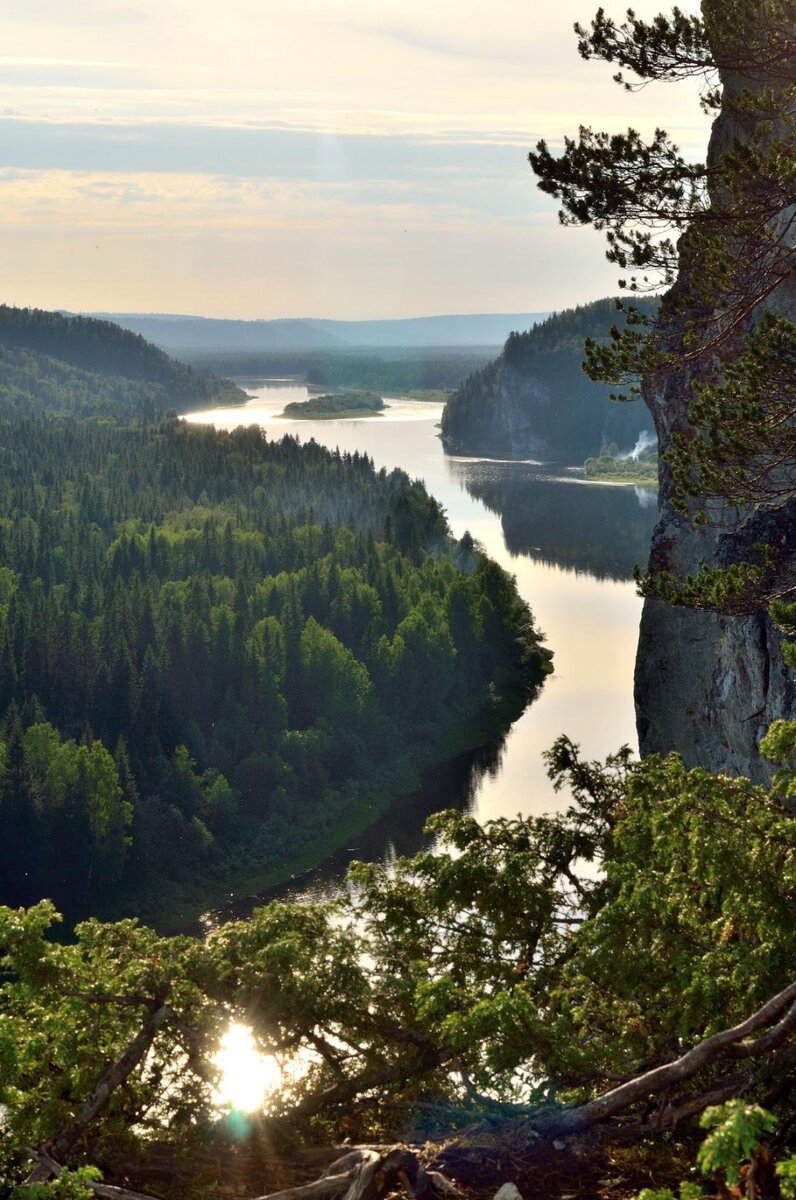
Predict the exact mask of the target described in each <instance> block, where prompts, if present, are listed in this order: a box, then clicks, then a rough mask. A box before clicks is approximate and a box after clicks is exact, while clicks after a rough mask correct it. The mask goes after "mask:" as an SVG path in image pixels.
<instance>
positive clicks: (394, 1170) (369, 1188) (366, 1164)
mask: <svg viewBox="0 0 796 1200" xmlns="http://www.w3.org/2000/svg"><path fill="white" fill-rule="evenodd" d="M396 1187H402V1188H403V1190H404V1191H405V1192H406V1193H407V1194H408V1195H409V1196H411V1197H414V1198H415V1200H433V1198H434V1197H450V1196H452V1195H456V1194H458V1193H457V1189H456V1188H455V1187H454V1185H453V1184H452V1183H451V1182H450V1180H448V1179H446V1178H445V1177H444V1176H443V1175H440V1174H439V1173H438V1172H437V1171H426V1169H425V1167H423V1165H422V1164H421V1162H420V1160H419V1158H418V1157H417V1155H416V1154H413V1153H412V1151H411V1150H408V1149H407V1148H406V1147H404V1146H392V1147H391V1148H390V1149H388V1150H386V1151H383V1152H379V1151H378V1150H371V1149H368V1148H364V1147H360V1148H357V1149H354V1150H351V1151H350V1152H349V1153H348V1154H345V1155H343V1157H342V1158H340V1159H338V1160H337V1162H334V1163H332V1165H331V1166H330V1167H329V1168H328V1169H327V1171H326V1172H325V1174H324V1175H323V1176H322V1177H321V1178H320V1179H316V1180H315V1182H314V1183H307V1184H303V1185H302V1186H300V1187H295V1188H287V1189H286V1190H285V1191H282V1192H272V1193H271V1194H270V1195H269V1196H267V1197H266V1196H263V1197H260V1198H259V1200H328V1198H329V1197H332V1196H342V1197H344V1200H379V1198H380V1197H382V1196H385V1195H386V1194H387V1193H388V1192H390V1191H393V1190H394V1189H395V1188H396Z"/></svg>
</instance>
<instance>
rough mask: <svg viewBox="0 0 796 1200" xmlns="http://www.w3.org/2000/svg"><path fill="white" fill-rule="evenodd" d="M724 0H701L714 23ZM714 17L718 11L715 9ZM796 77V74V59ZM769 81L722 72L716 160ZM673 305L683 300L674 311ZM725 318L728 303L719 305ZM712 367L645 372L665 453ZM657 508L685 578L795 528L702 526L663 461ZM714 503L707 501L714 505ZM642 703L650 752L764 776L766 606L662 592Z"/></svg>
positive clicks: (789, 230)
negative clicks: (677, 602) (739, 105)
mask: <svg viewBox="0 0 796 1200" xmlns="http://www.w3.org/2000/svg"><path fill="white" fill-rule="evenodd" d="M716 8H717V6H716V5H715V3H714V2H713V0H710V3H706V4H704V5H703V12H704V13H705V17H706V21H707V20H710V18H711V10H715V9H716ZM712 15H713V19H714V20H716V19H718V18H717V17H716V14H715V11H714V12H713V14H712ZM791 77H792V78H796V63H794V64H793V70H792V72H791ZM766 82H769V83H770V84H771V86H772V87H773V88H774V90H775V91H776V90H781V87H782V84H781V77H780V78H779V79H773V80H769V81H766V80H760V79H756V80H755V81H754V82H750V81H749V80H748V79H747V80H744V79H743V78H740V77H739V76H738V75H737V74H734V73H732V72H727V71H725V72H723V79H722V83H723V85H724V103H723V106H722V110H721V111H720V113H719V116H718V117H717V119H716V121H715V123H714V126H713V131H712V136H711V141H710V146H709V151H708V164H709V165H713V166H715V165H716V164H717V163H718V161H719V159H720V156H721V155H722V153H723V152H724V151H725V150H726V149H727V148H728V147H731V146H732V145H733V143H736V142H740V143H743V142H744V141H745V139H746V138H748V137H749V136H751V135H752V133H753V131H754V127H753V125H750V122H749V119H748V117H747V118H746V119H743V118H741V117H739V116H738V115H737V109H736V108H735V106H734V100H735V98H736V97H737V96H738V95H739V94H740V93H741V92H742V91H743V90H744V89H749V88H752V89H753V90H755V91H758V92H759V91H760V90H762V88H763V86H765V84H766ZM793 216H794V213H793V210H792V209H791V210H784V211H783V212H782V213H781V214H780V217H779V219H778V220H777V222H776V223H777V225H778V228H779V230H780V232H781V233H784V236H785V237H786V238H787V239H788V241H789V244H791V245H793V244H794V237H796V234H795V233H794V222H793ZM691 284H692V279H691V271H690V267H689V263H688V261H687V259H686V258H685V257H684V259H683V261H682V262H681V268H680V276H679V279H678V282H677V284H676V285H675V293H677V292H678V291H679V294H680V295H683V294H686V295H687V294H688V292H687V289H689V288H690V287H691ZM766 306H768V307H770V308H772V309H773V310H775V311H776V312H779V313H782V314H784V315H787V316H790V317H792V318H793V317H794V316H796V281H795V280H794V278H793V275H791V276H790V279H789V280H786V281H785V283H783V284H781V285H780V286H779V287H778V288H777V289H776V290H775V291H774V292H773V293H772V294H771V295H770V296H769V297H768V299H767V301H766V302H765V303H764V304H762V305H760V306H758V308H757V309H756V310H755V314H754V318H752V319H755V320H756V319H759V317H760V315H761V314H762V312H763V311H764V308H765V307H766ZM669 311H670V312H674V313H676V312H677V310H676V307H673V308H672V309H670V310H669ZM688 315H689V313H688V312H687V311H686V313H685V314H683V313H680V314H679V315H671V316H669V317H667V318H664V322H663V334H664V337H665V338H666V341H667V343H668V347H669V348H670V349H673V350H674V351H675V352H678V350H679V351H681V352H682V350H683V333H684V322H685V320H686V319H687V317H688ZM714 315H715V316H716V317H717V319H718V321H719V322H720V321H721V320H722V313H721V311H720V310H718V309H716V310H714ZM714 368H715V359H713V360H711V361H710V362H706V361H705V359H704V358H701V359H698V360H696V365H693V366H690V365H684V366H683V367H682V369H681V370H679V371H678V372H676V373H668V374H667V375H666V376H665V377H664V378H663V379H661V380H658V381H657V382H656V381H654V380H652V381H649V380H648V381H647V383H646V387H645V395H644V398H645V400H646V403H647V405H648V407H649V409H650V412H651V413H652V416H653V420H654V422H655V427H656V430H657V433H658V439H659V445H660V448H661V450H666V449H667V447H668V446H669V445H670V444H671V439H672V434H673V433H674V432H676V431H681V432H682V431H686V432H687V431H688V428H689V424H688V409H689V405H690V403H691V400H692V398H693V385H694V382H695V380H696V379H698V378H700V376H701V374H706V373H707V372H709V371H711V370H713V369H714ZM659 496H660V517H659V521H658V524H657V526H656V529H655V531H654V534H653V539H652V550H651V558H650V566H651V568H652V569H653V570H656V571H658V570H665V571H670V572H673V573H674V574H676V575H679V576H683V575H687V574H691V573H694V572H696V571H697V570H698V569H699V567H700V565H701V564H703V563H704V564H707V565H708V566H726V565H729V564H730V563H733V562H739V561H744V560H745V559H746V560H748V559H749V558H750V557H753V551H752V550H751V548H752V546H753V545H754V543H755V542H757V541H760V540H763V539H762V538H761V530H762V531H764V532H765V533H766V540H769V541H774V540H775V541H776V544H777V545H787V544H789V543H791V542H792V541H793V540H794V534H795V533H796V501H794V500H790V501H788V502H787V503H785V504H781V505H780V506H779V507H777V508H776V509H774V508H769V509H765V508H757V509H756V510H755V511H754V512H739V511H738V510H735V509H732V510H727V509H723V510H720V509H719V508H714V509H713V510H712V512H711V516H712V520H713V522H714V523H712V524H711V525H708V526H704V525H702V526H700V525H694V524H693V523H692V522H690V521H689V520H688V519H687V518H685V517H683V516H681V515H679V514H678V513H677V512H676V511H675V509H674V507H673V505H672V480H671V476H670V474H669V472H668V469H667V467H666V464H665V463H662V466H661V486H660V493H659ZM709 511H710V510H709ZM635 697H636V712H637V720H638V733H639V742H640V747H641V752H642V754H645V755H646V754H651V753H665V752H668V751H670V750H678V751H679V752H680V753H681V754H682V756H683V758H684V759H685V761H686V763H687V764H688V765H691V766H703V767H706V768H708V769H710V770H713V771H719V772H723V773H727V774H733V775H734V774H743V775H748V776H750V777H751V778H752V779H754V780H757V781H760V782H764V781H765V780H767V779H768V778H769V777H770V769H769V767H768V764H766V763H765V762H763V761H762V760H761V758H760V756H759V749H758V747H759V740H760V737H761V736H762V735H763V734H764V733H765V731H766V729H767V727H768V726H769V725H770V723H771V722H772V721H773V720H775V719H777V718H779V717H793V716H794V715H796V690H795V689H794V683H793V680H792V679H791V678H790V677H789V674H788V672H787V671H786V669H785V666H784V663H783V660H782V654H781V643H780V638H779V635H778V634H777V632H776V630H774V629H773V627H772V625H771V622H770V620H769V618H768V617H767V616H766V615H765V613H764V612H762V611H761V612H759V613H754V614H752V615H746V616H728V615H724V614H718V613H711V612H699V611H694V610H690V609H685V608H672V607H670V606H668V605H666V604H664V603H663V602H662V601H660V600H647V601H646V602H645V605H644V611H643V616H642V621H641V631H640V638H639V648H638V657H637V661H636V679H635Z"/></svg>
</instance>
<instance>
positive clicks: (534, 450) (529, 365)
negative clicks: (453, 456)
mask: <svg viewBox="0 0 796 1200" xmlns="http://www.w3.org/2000/svg"><path fill="white" fill-rule="evenodd" d="M645 304H646V305H647V306H648V307H650V309H651V308H652V304H651V303H650V302H649V301H643V300H642V301H641V302H640V306H642V307H643V306H644V305H645ZM617 318H618V314H617V312H616V306H615V304H614V302H613V301H612V300H598V301H595V302H594V303H592V304H585V305H581V306H580V307H578V308H575V309H568V310H566V311H565V312H561V313H556V314H554V315H553V316H552V317H549V318H548V319H547V320H546V321H543V322H542V323H541V324H539V325H536V326H535V327H534V328H533V329H530V330H528V332H526V333H513V334H511V336H510V337H509V338H508V340H507V342H506V344H505V346H504V348H503V353H502V354H501V355H500V357H499V358H497V359H495V360H494V361H493V362H491V363H489V364H488V366H486V367H485V368H484V369H483V370H481V371H478V372H477V373H476V374H474V375H472V376H471V377H470V378H469V379H468V380H467V381H466V382H465V383H464V384H462V386H461V387H460V388H459V389H458V390H457V391H456V392H455V393H454V395H453V396H452V397H451V399H450V400H449V401H448V403H447V404H446V406H445V412H444V414H443V418H442V438H443V442H444V444H445V448H446V450H448V451H451V452H455V453H465V454H508V455H511V456H514V457H520V456H522V457H525V456H527V457H530V458H538V459H544V460H547V461H558V462H566V463H582V462H583V460H584V459H586V458H588V457H589V456H590V455H595V454H599V452H600V450H601V449H602V448H603V447H604V446H605V445H607V444H609V443H611V442H615V443H616V444H617V445H618V446H619V448H620V449H622V450H630V449H632V447H633V446H634V445H635V443H636V441H637V440H638V437H639V434H640V433H641V432H642V431H644V430H646V431H649V432H650V433H651V432H652V422H651V420H650V417H649V414H648V413H647V411H646V410H645V408H644V406H643V405H641V404H614V403H613V402H612V401H611V400H610V392H611V388H610V387H608V386H607V385H603V384H596V383H592V382H591V380H589V379H587V378H586V376H585V375H584V373H583V367H582V364H583V343H584V340H585V339H586V338H587V337H590V338H595V339H597V340H600V339H606V338H607V337H608V334H609V331H610V329H611V326H612V325H614V324H616V323H617Z"/></svg>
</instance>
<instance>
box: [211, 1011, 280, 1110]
mask: <svg viewBox="0 0 796 1200" xmlns="http://www.w3.org/2000/svg"><path fill="white" fill-rule="evenodd" d="M213 1061H214V1062H215V1064H216V1066H217V1067H218V1068H219V1070H220V1071H221V1080H220V1083H219V1085H218V1088H217V1090H216V1094H215V1101H216V1104H217V1105H218V1106H219V1107H220V1108H232V1109H235V1110H237V1111H238V1112H256V1111H258V1110H259V1109H261V1108H263V1107H264V1106H265V1104H266V1101H267V1100H268V1098H269V1096H271V1095H273V1093H274V1092H276V1091H278V1090H279V1088H280V1086H281V1083H282V1068H281V1067H280V1065H279V1063H278V1062H277V1060H276V1059H275V1058H274V1057H273V1055H270V1054H268V1055H266V1054H261V1053H260V1051H259V1050H258V1049H257V1046H256V1045H255V1042H254V1038H253V1036H252V1031H251V1028H250V1027H249V1026H248V1025H241V1024H233V1025H230V1027H229V1029H228V1030H227V1032H226V1033H225V1034H224V1036H223V1037H222V1039H221V1046H220V1048H219V1050H218V1052H217V1053H216V1055H215V1056H214V1060H213Z"/></svg>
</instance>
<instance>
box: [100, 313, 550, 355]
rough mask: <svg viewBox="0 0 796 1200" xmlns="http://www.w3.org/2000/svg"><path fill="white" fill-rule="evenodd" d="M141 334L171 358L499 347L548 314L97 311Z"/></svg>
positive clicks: (101, 315) (102, 315)
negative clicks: (269, 317) (255, 317)
mask: <svg viewBox="0 0 796 1200" xmlns="http://www.w3.org/2000/svg"><path fill="white" fill-rule="evenodd" d="M95 315H96V316H100V317H104V318H106V319H109V320H112V321H115V322H116V323H117V324H118V325H121V326H122V327H123V328H125V329H129V330H132V331H133V332H134V333H140V334H142V335H143V336H144V337H145V338H147V339H148V340H149V341H152V342H154V343H155V344H156V345H157V346H160V347H161V348H162V349H163V350H166V351H167V352H168V353H169V354H174V355H176V356H177V357H184V358H188V359H189V360H190V359H192V357H193V356H195V355H196V354H201V355H203V356H204V355H208V354H221V355H231V354H235V353H243V354H261V353H263V352H266V351H318V350H339V351H348V350H351V349H357V350H365V349H373V350H379V349H389V348H397V347H403V348H412V347H415V348H421V347H436V346H460V347H470V346H501V345H502V344H503V342H504V341H505V340H506V338H507V337H508V335H509V333H510V332H511V331H512V329H527V328H528V327H529V326H531V325H534V324H536V322H538V321H540V320H542V319H543V318H544V317H545V316H547V314H546V313H483V314H465V315H461V316H456V315H452V316H441V317H410V318H407V319H405V320H385V321H332V320H326V319H315V318H302V319H291V320H275V321H233V320H219V319H215V318H211V317H191V316H180V315H170V314H165V313H151V314H146V313H98V314H95Z"/></svg>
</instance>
